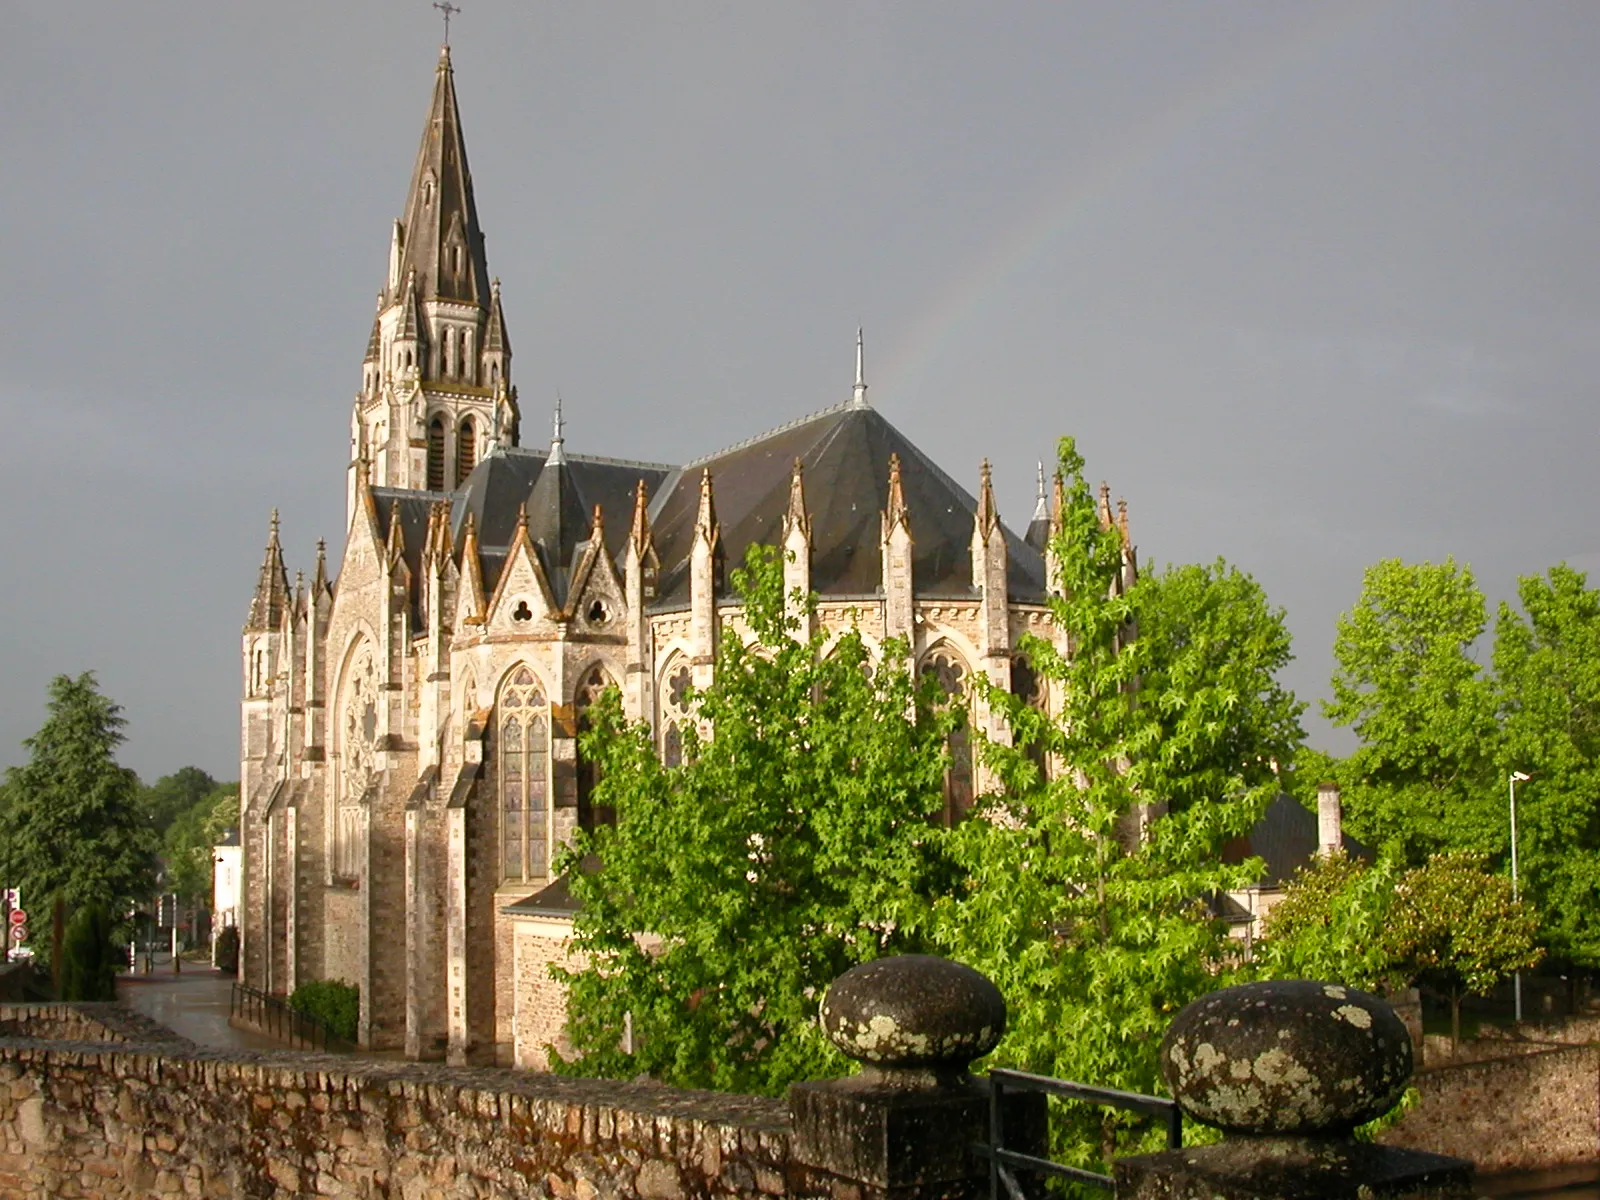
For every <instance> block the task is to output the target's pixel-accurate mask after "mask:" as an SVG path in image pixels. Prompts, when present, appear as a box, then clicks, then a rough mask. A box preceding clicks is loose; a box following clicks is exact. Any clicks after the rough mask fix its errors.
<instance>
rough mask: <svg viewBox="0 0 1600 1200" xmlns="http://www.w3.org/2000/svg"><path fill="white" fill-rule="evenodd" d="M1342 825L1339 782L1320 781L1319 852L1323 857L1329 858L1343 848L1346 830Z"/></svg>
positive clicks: (1318, 799) (1318, 812)
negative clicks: (1344, 830)
mask: <svg viewBox="0 0 1600 1200" xmlns="http://www.w3.org/2000/svg"><path fill="white" fill-rule="evenodd" d="M1340 826H1341V812H1340V807H1339V785H1338V784H1337V783H1319V784H1318V785H1317V853H1318V854H1319V855H1321V856H1322V857H1323V858H1328V857H1329V856H1331V855H1332V854H1333V853H1334V851H1336V850H1339V849H1342V848H1343V846H1344V832H1343V830H1342V829H1341V827H1340Z"/></svg>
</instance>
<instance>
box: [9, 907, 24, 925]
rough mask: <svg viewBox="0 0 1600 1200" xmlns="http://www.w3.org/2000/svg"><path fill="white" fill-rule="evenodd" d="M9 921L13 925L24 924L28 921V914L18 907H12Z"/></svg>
mask: <svg viewBox="0 0 1600 1200" xmlns="http://www.w3.org/2000/svg"><path fill="white" fill-rule="evenodd" d="M11 923H12V924H13V925H26V924H27V923H28V914H27V913H25V912H23V911H22V910H21V909H20V908H13V909H12V910H11Z"/></svg>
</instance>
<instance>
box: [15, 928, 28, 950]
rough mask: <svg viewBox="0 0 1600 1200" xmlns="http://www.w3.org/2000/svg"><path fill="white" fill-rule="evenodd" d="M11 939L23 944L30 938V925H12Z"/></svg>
mask: <svg viewBox="0 0 1600 1200" xmlns="http://www.w3.org/2000/svg"><path fill="white" fill-rule="evenodd" d="M11 940H12V941H13V942H15V943H16V944H17V945H19V946H20V945H22V943H23V942H25V941H27V940H28V927H27V926H26V925H13V926H12V927H11Z"/></svg>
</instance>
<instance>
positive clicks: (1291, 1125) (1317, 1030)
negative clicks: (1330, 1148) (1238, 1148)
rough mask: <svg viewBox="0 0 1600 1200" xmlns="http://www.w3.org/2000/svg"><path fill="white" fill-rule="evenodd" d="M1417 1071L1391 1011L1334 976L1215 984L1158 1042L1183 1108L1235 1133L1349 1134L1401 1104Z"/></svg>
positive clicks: (1408, 1044) (1163, 1066) (1170, 1082)
mask: <svg viewBox="0 0 1600 1200" xmlns="http://www.w3.org/2000/svg"><path fill="white" fill-rule="evenodd" d="M1411 1069H1412V1063H1411V1037H1410V1035H1409V1034H1408V1033H1407V1032H1406V1027H1405V1025H1404V1023H1402V1022H1401V1020H1400V1018H1399V1017H1398V1016H1396V1015H1395V1011H1394V1009H1392V1008H1390V1007H1389V1006H1388V1005H1387V1004H1385V1003H1384V1002H1383V1001H1382V1000H1380V999H1378V998H1377V997H1376V996H1372V995H1368V994H1367V993H1366V992H1362V991H1358V990H1356V989H1355V988H1352V987H1345V986H1343V985H1341V984H1336V983H1311V982H1309V981H1306V980H1283V981H1279V982H1273V983H1247V984H1245V985H1244V986H1242V987H1232V988H1225V989H1224V990H1222V991H1220V992H1212V993H1211V994H1210V995H1208V996H1202V997H1201V998H1200V999H1198V1000H1196V1001H1195V1002H1194V1003H1193V1004H1191V1005H1189V1006H1188V1007H1187V1008H1185V1009H1184V1010H1183V1011H1182V1012H1180V1013H1179V1014H1178V1015H1177V1017H1176V1018H1174V1020H1173V1022H1172V1025H1171V1027H1170V1028H1169V1029H1168V1030H1167V1036H1166V1037H1165V1038H1164V1039H1163V1040H1162V1043H1161V1074H1162V1077H1163V1078H1164V1079H1165V1080H1166V1081H1167V1086H1168V1087H1169V1088H1170V1089H1171V1090H1172V1096H1173V1099H1175V1100H1176V1101H1177V1102H1178V1107H1180V1108H1181V1109H1183V1111H1184V1112H1185V1113H1186V1114H1188V1115H1189V1116H1190V1117H1192V1118H1194V1119H1195V1120H1196V1121H1199V1122H1200V1123H1201V1124H1204V1125H1212V1126H1215V1127H1217V1128H1219V1129H1223V1130H1226V1131H1228V1132H1230V1133H1257V1134H1293V1135H1305V1134H1342V1133H1348V1132H1349V1131H1350V1130H1352V1129H1354V1128H1355V1127H1356V1126H1357V1125H1362V1124H1364V1123H1366V1122H1367V1121H1370V1120H1372V1119H1373V1118H1375V1117H1379V1116H1382V1115H1383V1114H1384V1113H1386V1112H1388V1111H1389V1109H1390V1108H1392V1107H1394V1105H1395V1103H1396V1102H1397V1101H1398V1100H1399V1099H1400V1096H1401V1093H1403V1092H1404V1091H1405V1087H1406V1083H1407V1082H1408V1081H1409V1080H1410V1078H1411Z"/></svg>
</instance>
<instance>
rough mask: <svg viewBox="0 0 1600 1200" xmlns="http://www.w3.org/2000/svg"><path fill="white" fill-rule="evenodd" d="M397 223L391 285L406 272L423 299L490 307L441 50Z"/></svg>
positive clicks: (463, 148) (451, 76)
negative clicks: (395, 271)
mask: <svg viewBox="0 0 1600 1200" xmlns="http://www.w3.org/2000/svg"><path fill="white" fill-rule="evenodd" d="M400 225H401V229H400V233H401V237H400V238H399V250H400V259H401V261H400V263H399V266H400V271H399V275H398V279H396V280H395V283H398V281H399V279H404V278H405V276H406V272H407V271H408V270H412V271H415V272H416V273H417V275H416V278H417V289H418V292H419V294H420V298H421V299H423V300H440V299H443V300H461V301H465V302H467V303H469V304H477V305H479V306H480V307H483V308H488V307H489V301H490V294H489V270H488V265H487V262H486V260H485V258H484V251H483V231H482V229H481V228H480V227H479V225H478V206H477V202H476V200H475V199H474V198H473V194H472V172H471V170H470V169H469V168H468V166H467V142H466V138H465V137H464V136H463V134H462V132H461V115H460V112H459V111H458V109H457V106H456V84H455V73H454V71H453V69H452V67H451V63H450V47H448V46H445V47H442V48H441V49H440V51H439V65H438V68H437V69H436V70H435V72H434V80H433V99H432V100H431V102H430V103H429V105H428V119H427V122H426V124H424V125H423V127H422V144H421V145H420V146H419V147H418V149H417V162H416V166H415V168H414V169H413V170H412V173H411V190H410V191H409V192H408V193H407V195H406V206H405V216H404V217H402V218H401V221H400ZM392 286H394V284H393V283H392V284H391V287H392ZM391 299H393V297H391Z"/></svg>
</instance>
